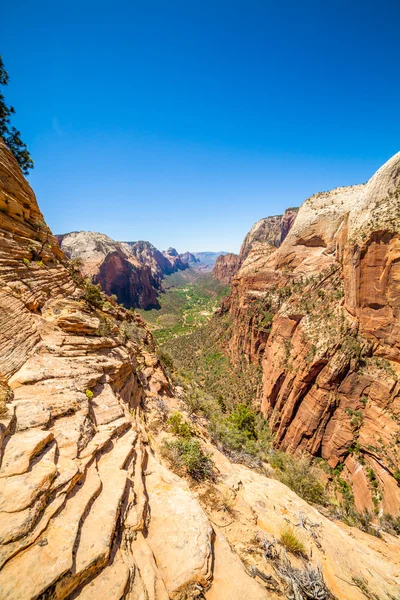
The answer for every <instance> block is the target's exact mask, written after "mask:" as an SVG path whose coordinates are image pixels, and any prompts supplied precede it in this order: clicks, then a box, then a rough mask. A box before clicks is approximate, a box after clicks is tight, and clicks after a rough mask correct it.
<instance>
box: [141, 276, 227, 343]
mask: <svg viewBox="0 0 400 600" xmlns="http://www.w3.org/2000/svg"><path fill="white" fill-rule="evenodd" d="M184 273H185V272H184ZM186 277H188V275H186ZM192 279H194V280H193V281H191V280H190V279H189V280H187V279H185V275H183V274H182V273H174V274H172V275H169V276H167V277H166V278H165V280H164V289H165V290H166V291H165V293H163V294H161V295H160V297H159V303H160V306H161V308H160V309H153V310H151V311H144V310H139V311H138V312H139V313H140V314H141V315H142V317H143V318H144V319H145V320H146V321H147V322H148V324H149V325H150V327H151V329H152V330H153V331H152V332H153V335H154V338H155V340H156V342H158V344H160V345H162V344H165V343H166V342H168V341H169V340H171V339H174V338H176V337H179V336H182V335H187V334H189V333H191V332H193V331H195V330H196V329H197V328H198V327H201V326H202V325H204V324H205V323H206V322H207V321H208V320H209V319H210V317H211V316H212V315H213V313H214V311H215V309H216V307H217V306H218V304H219V302H220V300H221V298H222V297H223V296H225V295H226V294H227V293H228V291H229V288H228V287H227V286H224V285H222V284H221V283H219V282H218V281H216V280H215V279H214V278H213V277H212V276H211V275H201V274H196V275H193V276H192Z"/></svg>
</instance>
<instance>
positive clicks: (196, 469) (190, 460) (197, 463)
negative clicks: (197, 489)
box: [163, 438, 213, 481]
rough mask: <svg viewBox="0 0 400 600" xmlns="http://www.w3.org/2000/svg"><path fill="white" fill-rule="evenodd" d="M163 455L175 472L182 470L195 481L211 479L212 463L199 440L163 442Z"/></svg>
mask: <svg viewBox="0 0 400 600" xmlns="http://www.w3.org/2000/svg"><path fill="white" fill-rule="evenodd" d="M163 454H164V456H166V458H167V459H168V460H169V462H170V464H171V466H172V467H173V468H175V470H178V471H180V470H182V468H184V470H185V471H186V472H187V473H188V475H190V477H192V479H195V480H196V481H201V480H203V479H206V478H208V477H211V475H212V470H213V461H212V459H211V458H210V456H209V455H208V454H205V452H204V451H203V449H202V447H201V444H200V442H199V440H196V439H193V438H190V439H184V438H179V439H177V440H171V441H166V442H164V448H163Z"/></svg>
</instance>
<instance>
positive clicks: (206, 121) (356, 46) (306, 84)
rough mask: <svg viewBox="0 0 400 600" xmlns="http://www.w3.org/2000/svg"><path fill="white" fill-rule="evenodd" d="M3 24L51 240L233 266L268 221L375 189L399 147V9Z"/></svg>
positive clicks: (260, 10) (210, 5) (247, 8)
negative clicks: (215, 256) (187, 255)
mask: <svg viewBox="0 0 400 600" xmlns="http://www.w3.org/2000/svg"><path fill="white" fill-rule="evenodd" d="M2 13H3V31H2V44H1V48H0V52H1V53H2V55H3V59H4V63H5V66H6V68H7V70H8V71H9V74H10V84H9V86H8V88H7V90H6V99H7V101H8V102H9V103H10V104H12V105H14V106H15V108H16V111H17V112H16V116H15V119H14V121H15V125H16V126H17V127H18V129H20V130H21V133H22V136H23V139H24V141H26V143H27V144H28V147H29V149H30V151H31V154H32V157H33V159H34V160H35V169H34V170H33V171H32V173H31V175H30V176H29V182H30V183H31V185H32V187H33V189H34V190H35V193H36V195H37V197H38V200H39V202H40V206H41V210H42V211H43V213H44V214H45V215H46V220H47V222H48V224H49V225H50V227H51V228H52V230H53V231H54V232H57V233H64V232H69V231H76V230H91V231H99V232H102V233H105V234H107V235H109V236H110V237H112V238H113V239H116V240H138V239H144V240H148V241H150V242H151V243H153V244H154V245H155V246H156V247H158V248H160V249H165V248H167V247H169V246H173V247H175V248H176V249H177V250H178V252H184V251H186V250H190V251H204V250H208V251H221V250H224V251H233V252H238V250H239V247H240V244H241V242H242V240H243V237H244V235H245V234H246V232H247V231H248V230H249V229H250V228H251V226H252V225H253V224H254V222H256V221H257V220H259V219H261V218H263V217H265V216H268V215H272V214H279V213H282V212H283V211H284V210H285V208H287V207H289V206H298V205H300V204H301V203H302V201H303V200H304V199H305V198H307V197H308V196H310V195H311V194H313V193H315V192H317V191H321V190H328V189H332V188H334V187H337V186H342V185H350V184H356V183H362V182H364V181H366V180H367V179H369V177H370V176H371V175H372V174H373V173H374V172H375V170H376V169H377V168H378V167H379V166H380V165H381V164H383V163H384V162H385V161H386V160H387V159H389V158H390V156H391V155H393V154H394V153H395V152H397V151H398V149H399V148H398V140H399V139H400V119H399V115H398V99H399V97H400V77H399V69H400V61H399V50H398V30H399V25H400V5H399V3H398V2H395V1H393V0H383V1H382V2H379V4H378V3H377V2H371V3H369V4H367V3H365V2H364V1H361V0H354V1H353V2H351V3H348V2H345V1H344V0H338V1H337V2H335V3H331V4H329V5H328V4H325V3H321V2H320V1H317V0H309V1H306V2H305V3H298V2H297V1H296V0H287V1H285V2H281V3H279V5H278V3H276V2H272V1H270V0H267V1H254V0H250V1H249V0H247V1H246V2H245V1H244V0H238V1H236V2H228V1H225V0H217V1H216V2H211V1H210V0H205V1H203V2H201V3H188V2H183V1H177V0H171V1H170V2H165V1H164V2H163V1H160V0H159V1H149V2H146V3H139V2H137V1H136V0H135V1H133V2H127V1H124V2H121V1H117V2H113V3H112V5H110V4H109V3H106V2H104V1H103V0H102V1H99V2H96V3H94V2H93V1H92V0H88V1H87V2H84V3H82V2H79V3H78V2H77V1H76V0H72V1H71V2H68V3H50V2H47V1H46V2H44V1H39V2H36V3H29V2H23V3H18V2H17V3H7V5H5V6H3V7H2ZM288 14H290V19H289V18H288ZM4 25H6V26H5V27H4Z"/></svg>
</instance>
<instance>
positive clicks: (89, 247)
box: [56, 231, 196, 309]
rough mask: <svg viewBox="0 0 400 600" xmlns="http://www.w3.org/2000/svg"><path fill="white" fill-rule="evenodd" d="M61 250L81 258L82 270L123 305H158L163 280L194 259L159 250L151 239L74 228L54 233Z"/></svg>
mask: <svg viewBox="0 0 400 600" xmlns="http://www.w3.org/2000/svg"><path fill="white" fill-rule="evenodd" d="M56 237H57V239H58V242H59V244H60V247H61V249H62V250H63V251H64V252H65V254H66V255H67V256H68V257H69V258H71V259H72V260H74V259H79V260H80V261H81V267H80V268H81V271H82V274H83V275H84V276H85V277H89V278H90V279H91V280H92V281H93V283H98V284H100V286H101V288H102V289H103V291H105V292H106V293H107V294H112V295H114V294H115V295H116V296H117V299H118V301H119V302H120V303H121V304H123V305H124V306H125V307H126V308H130V307H133V308H144V309H150V308H155V307H158V306H159V304H158V299H157V298H158V294H159V292H160V291H161V289H162V279H163V277H164V276H165V275H170V274H171V273H175V272H176V271H179V270H185V269H187V268H189V266H190V265H191V263H193V264H194V263H195V262H196V259H195V257H193V255H191V254H190V253H188V252H187V253H185V254H184V255H180V254H178V253H177V252H176V250H174V249H173V248H170V249H169V250H168V251H167V252H165V253H162V252H160V251H159V250H157V248H155V247H154V246H153V245H152V244H150V242H144V241H139V242H115V241H114V240H112V239H111V238H109V237H108V236H107V235H104V234H103V233H95V232H92V231H77V232H72V233H67V234H65V235H58V236H56Z"/></svg>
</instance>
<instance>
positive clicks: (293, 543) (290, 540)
mask: <svg viewBox="0 0 400 600" xmlns="http://www.w3.org/2000/svg"><path fill="white" fill-rule="evenodd" d="M280 541H281V544H282V545H283V546H284V547H285V548H286V550H287V551H288V552H291V553H292V554H298V555H301V556H307V552H306V547H305V545H304V543H303V541H302V540H301V539H300V538H299V537H298V536H297V533H296V531H295V530H294V528H293V527H292V526H291V525H285V526H284V527H283V528H282V529H281V540H280Z"/></svg>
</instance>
